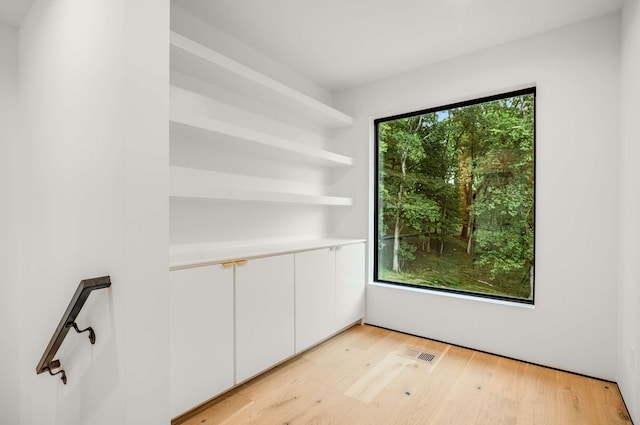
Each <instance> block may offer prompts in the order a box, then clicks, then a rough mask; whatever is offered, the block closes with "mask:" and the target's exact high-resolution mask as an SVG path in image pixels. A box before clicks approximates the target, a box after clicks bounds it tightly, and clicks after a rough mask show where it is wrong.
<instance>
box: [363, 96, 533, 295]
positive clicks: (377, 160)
mask: <svg viewBox="0 0 640 425" xmlns="http://www.w3.org/2000/svg"><path fill="white" fill-rule="evenodd" d="M536 91H537V90H536V86H531V87H526V88H523V89H519V90H513V91H509V92H504V93H499V94H495V95H491V96H484V97H479V98H473V99H469V100H465V101H461V102H454V103H449V104H445V105H442V106H436V107H431V108H426V109H421V110H417V111H412V112H405V113H402V114H396V115H391V116H387V117H382V118H376V119H374V121H373V131H374V148H375V155H374V156H375V158H374V171H375V176H374V185H373V186H374V187H373V191H374V193H373V202H374V209H373V241H374V243H373V244H372V245H373V249H374V252H373V254H374V255H373V282H375V283H383V284H388V285H394V286H400V287H409V288H416V289H420V290H422V291H425V292H428V291H435V292H441V293H449V294H455V295H462V296H466V297H471V298H481V299H482V298H484V299H490V300H498V301H507V302H513V303H519V304H527V305H532V306H533V305H535V298H536V284H535V274H536V273H535V271H536V245H537V244H536V239H537V231H536V216H537V214H536V212H537V210H536V208H537V190H536V180H537V179H536V169H537V161H536V146H537V134H536V133H537V130H536V129H537V99H536ZM527 94H530V95H533V273H532V276H531V286H532V288H531V299H525V298H518V297H510V296H507V295H499V294H489V293H482V292H472V291H461V290H456V289H452V288H445V287H437V286H426V285H417V284H412V283H406V282H392V281H387V280H381V279H379V277H378V270H379V264H378V263H379V260H378V255H379V249H378V247H379V242H380V241H379V240H378V236H379V208H380V194H379V189H380V187H379V186H380V140H379V126H380V124H381V123H384V122H387V121H394V120H398V119H403V118H408V117H413V116H416V115H422V114H430V113H435V112H439V111H444V110H449V109H454V108H460V107H465V106H471V105H477V104H480V103H486V102H492V101H495V100H500V99H505V98H509V97H515V96H520V95H527Z"/></svg>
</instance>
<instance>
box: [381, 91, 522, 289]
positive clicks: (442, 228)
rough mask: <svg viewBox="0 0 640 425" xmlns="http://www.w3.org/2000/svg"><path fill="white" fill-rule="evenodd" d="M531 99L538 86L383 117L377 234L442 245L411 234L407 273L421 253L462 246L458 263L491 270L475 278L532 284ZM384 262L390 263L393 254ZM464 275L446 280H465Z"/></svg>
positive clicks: (403, 253) (405, 252) (403, 255)
mask: <svg viewBox="0 0 640 425" xmlns="http://www.w3.org/2000/svg"><path fill="white" fill-rule="evenodd" d="M533 107H534V98H533V95H528V94H526V95H520V96H515V97H511V98H505V99H500V100H495V101H492V102H487V103H481V104H476V105H471V106H466V107H461V108H454V109H451V110H447V111H439V112H435V113H430V114H424V115H420V116H413V117H408V118H402V119H398V120H393V121H386V122H383V123H381V124H380V125H379V135H378V137H379V155H380V158H379V162H380V164H381V167H380V171H379V173H380V174H379V176H378V178H379V183H380V184H379V187H380V193H379V195H378V196H379V197H380V198H379V200H380V202H379V205H380V211H379V217H378V219H379V223H378V229H379V235H378V237H379V239H378V240H379V241H383V240H385V237H386V240H387V241H389V240H393V239H394V238H393V236H394V235H395V233H398V236H403V235H404V236H407V235H413V236H417V237H418V238H419V239H417V241H419V242H420V246H421V247H429V246H431V244H432V243H433V241H437V242H438V249H431V250H429V252H428V253H425V252H424V249H420V250H418V249H417V247H416V246H415V245H413V244H409V243H408V242H405V241H404V239H403V242H402V244H400V246H399V247H396V248H397V249H396V250H395V251H396V255H397V257H399V258H395V260H397V261H396V263H397V262H398V261H399V262H400V263H401V264H400V266H401V268H402V269H403V270H405V272H404V274H403V276H404V277H403V279H405V278H406V275H407V271H406V270H409V269H416V267H417V265H418V264H420V263H422V262H423V260H422V259H421V257H423V256H425V255H429V256H433V255H439V254H440V252H442V255H443V256H447V255H448V256H454V250H456V251H455V257H456V258H458V262H459V263H460V262H464V263H465V264H467V260H468V264H469V265H470V267H471V268H474V267H475V268H477V270H475V271H474V273H477V272H479V271H481V272H482V273H483V274H482V275H476V274H474V277H473V278H469V279H471V280H470V281H469V282H467V284H466V285H467V286H469V285H471V286H473V287H475V285H478V282H480V285H481V286H486V287H488V288H490V287H491V285H493V283H491V282H494V283H495V282H502V281H504V280H505V279H511V280H513V281H514V282H517V283H518V285H520V286H522V285H525V286H527V287H528V285H529V279H528V278H527V276H528V275H529V273H530V269H531V266H532V265H533V244H534V227H533V224H534V207H533V205H534V192H533V188H534V185H533V179H534V164H533V160H534V158H533V144H534V118H533V117H534V111H533ZM427 242H428V244H427ZM385 245H386V244H384V243H380V245H379V247H378V248H379V252H380V255H381V256H389V255H393V251H394V250H389V249H387V248H388V247H386V246H385ZM463 255H464V256H466V257H462V256H463ZM379 264H381V265H384V266H385V267H386V265H388V264H389V261H384V260H383V259H381V261H379ZM447 264H449V263H447ZM447 267H448V266H447ZM395 271H396V275H397V274H398V273H399V270H395ZM415 273H416V274H415V276H414V278H413V280H416V279H417V280H421V279H422V278H421V277H420V276H422V275H424V273H425V271H424V270H418V269H416V270H415ZM421 273H422V274H421ZM461 279H462V281H464V279H466V278H464V277H461ZM422 280H424V279H422ZM432 280H433V279H432ZM462 281H456V280H455V279H448V280H447V281H446V282H445V283H444V284H446V285H448V286H450V287H458V286H460V287H465V284H463V283H464V282H462ZM472 281H473V282H472ZM434 282H435V281H434ZM439 282H440V283H439V284H437V285H440V284H442V282H444V281H439ZM470 282H471V283H470ZM432 283H433V282H432ZM425 284H429V283H425ZM434 285H435V283H434ZM522 291H524V292H525V293H527V288H524V289H522ZM522 291H516V292H518V293H520V292H522ZM507 295H509V294H507ZM514 296H515V295H514Z"/></svg>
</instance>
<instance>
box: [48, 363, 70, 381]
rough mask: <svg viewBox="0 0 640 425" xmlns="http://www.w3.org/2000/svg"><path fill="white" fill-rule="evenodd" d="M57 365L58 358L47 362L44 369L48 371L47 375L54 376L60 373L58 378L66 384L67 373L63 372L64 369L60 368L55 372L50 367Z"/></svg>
mask: <svg viewBox="0 0 640 425" xmlns="http://www.w3.org/2000/svg"><path fill="white" fill-rule="evenodd" d="M59 367H60V360H54V361H52V362H51V363H49V364H48V365H47V366H45V367H44V370H46V371H47V372H49V375H51V376H56V375H58V374H61V376H60V380H61V381H62V383H63V384H64V385H67V374H66V373H65V371H64V369H60V370H59V371H57V372H55V373H54V372H53V371H52V369H58V368H59Z"/></svg>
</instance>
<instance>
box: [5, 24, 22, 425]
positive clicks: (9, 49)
mask: <svg viewBox="0 0 640 425" xmlns="http://www.w3.org/2000/svg"><path fill="white" fill-rule="evenodd" d="M17 111H18V31H17V29H15V28H13V27H9V26H7V25H5V24H2V23H0V129H1V130H0V270H2V278H1V279H0V294H2V296H0V323H4V324H5V326H4V328H5V329H4V330H3V331H2V332H0V364H1V365H4V367H3V372H2V375H3V376H2V379H0V423H3V424H17V423H19V408H20V404H19V397H18V395H19V390H20V378H19V375H18V368H17V365H18V363H19V359H20V353H19V347H20V329H19V323H20V322H19V320H18V315H19V312H20V307H19V304H18V301H19V296H20V295H19V290H18V285H17V284H16V282H17V280H18V279H19V270H18V268H17V267H14V265H15V263H16V260H17V259H18V255H17V251H18V250H19V249H20V244H19V242H18V240H17V231H16V230H17V229H16V227H15V219H16V217H17V212H18V211H17V208H16V195H17V190H16V188H15V186H14V185H13V182H12V177H13V175H14V171H15V168H14V165H15V161H16V148H17V146H18V145H19V139H18V128H19V127H18V123H17V118H18V112H17ZM16 242H18V243H16Z"/></svg>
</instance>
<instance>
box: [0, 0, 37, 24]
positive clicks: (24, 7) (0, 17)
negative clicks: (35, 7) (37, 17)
mask: <svg viewBox="0 0 640 425" xmlns="http://www.w3.org/2000/svg"><path fill="white" fill-rule="evenodd" d="M32 1H33V0H0V22H4V23H5V24H9V25H11V26H14V27H18V26H19V25H20V23H21V22H22V20H23V19H24V15H26V14H27V11H28V10H29V8H30V7H31V3H32Z"/></svg>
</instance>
